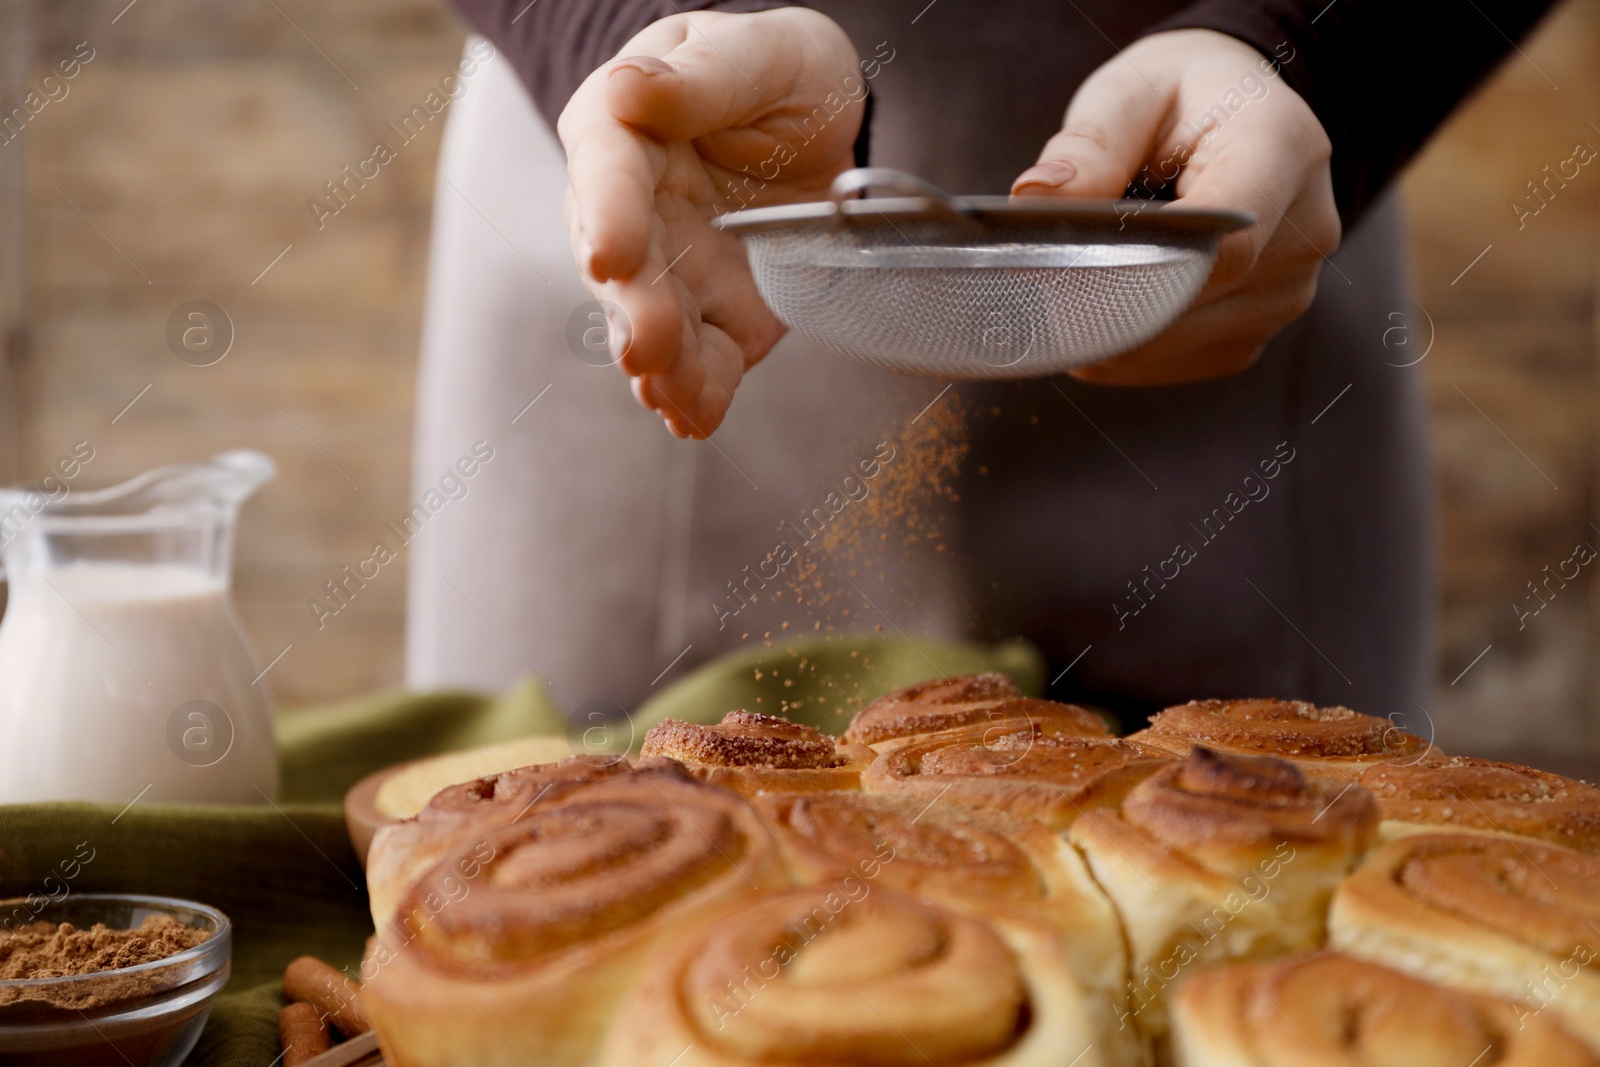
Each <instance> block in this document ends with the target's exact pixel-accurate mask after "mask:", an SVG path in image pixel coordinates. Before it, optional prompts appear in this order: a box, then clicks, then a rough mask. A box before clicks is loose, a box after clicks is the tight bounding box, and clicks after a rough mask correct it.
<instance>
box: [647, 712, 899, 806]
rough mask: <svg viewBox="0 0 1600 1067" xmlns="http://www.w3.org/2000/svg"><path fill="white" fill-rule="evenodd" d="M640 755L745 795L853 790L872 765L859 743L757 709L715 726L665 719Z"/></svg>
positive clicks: (651, 733)
mask: <svg viewBox="0 0 1600 1067" xmlns="http://www.w3.org/2000/svg"><path fill="white" fill-rule="evenodd" d="M640 754H641V755H642V756H645V757H651V756H655V757H666V758H669V759H675V760H677V761H678V762H680V763H682V764H683V765H684V766H685V767H686V768H688V770H689V773H690V774H692V775H694V776H695V777H696V778H698V779H700V780H701V781H703V782H710V783H711V784H712V785H720V786H722V787H723V788H725V789H732V790H733V791H734V792H736V793H743V794H744V795H745V796H755V795H757V794H758V793H775V792H784V793H798V792H805V791H810V790H818V789H855V788H857V787H858V786H859V785H860V784H861V770H862V768H863V767H865V766H866V765H867V764H868V763H870V762H871V761H872V752H871V750H870V749H867V748H865V747H863V746H861V745H841V744H838V743H837V742H835V741H834V739H833V738H831V737H829V736H828V735H827V734H825V733H822V732H820V731H818V730H814V729H812V728H811V727H809V726H804V725H802V724H800V723H797V722H790V721H789V720H788V719H782V718H779V717H778V716H776V715H762V714H760V713H758V712H754V711H730V712H728V714H726V715H724V716H723V717H722V721H721V722H720V723H716V724H706V723H693V722H679V721H678V720H677V719H663V720H662V721H661V722H658V723H656V724H655V725H654V726H652V727H650V730H649V732H648V733H646V734H645V735H644V745H643V747H642V748H641V749H640Z"/></svg>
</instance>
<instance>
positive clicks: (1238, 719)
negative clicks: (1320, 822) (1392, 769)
mask: <svg viewBox="0 0 1600 1067" xmlns="http://www.w3.org/2000/svg"><path fill="white" fill-rule="evenodd" d="M1129 740H1132V741H1138V742H1141V743H1143V744H1146V745H1150V746H1152V747H1155V748H1160V749H1164V750H1165V751H1167V752H1170V753H1171V754H1173V755H1177V756H1182V755H1184V754H1185V753H1187V752H1188V751H1189V749H1190V747H1192V746H1194V745H1202V746H1204V747H1206V748H1211V749H1215V750H1217V751H1219V752H1236V753H1241V754H1247V755H1248V754H1254V755H1261V756H1281V757H1283V758H1285V759H1292V760H1295V761H1296V762H1299V763H1302V764H1304V765H1305V766H1306V768H1307V769H1309V770H1313V771H1314V772H1315V773H1317V774H1323V775H1333V776H1341V777H1348V776H1353V775H1356V774H1359V773H1360V772H1361V771H1363V770H1365V769H1366V768H1367V767H1370V766H1372V765H1373V764H1375V763H1380V762H1384V761H1407V760H1417V759H1421V758H1423V757H1424V756H1425V755H1427V754H1429V753H1430V752H1435V753H1436V752H1437V749H1433V748H1432V746H1431V745H1430V744H1429V742H1428V741H1426V740H1424V739H1423V738H1421V737H1418V736H1417V735H1416V734H1412V733H1407V732H1406V731H1404V730H1401V729H1399V728H1398V727H1397V726H1395V725H1394V724H1393V723H1392V722H1390V721H1389V720H1387V719H1379V718H1376V717H1374V716H1371V715H1363V714H1361V713H1360V712H1357V711H1351V710H1350V709H1349V708H1341V707H1318V706H1317V705H1315V704H1308V703H1306V702H1304V701H1300V700H1194V701H1190V702H1189V703H1187V704H1180V705H1178V706H1177V707H1173V708H1167V709H1166V710H1165V711H1161V712H1158V713H1156V714H1155V715H1153V716H1151V717H1150V725H1149V727H1148V728H1146V729H1144V730H1140V731H1139V732H1138V733H1136V734H1132V735H1130V737H1129Z"/></svg>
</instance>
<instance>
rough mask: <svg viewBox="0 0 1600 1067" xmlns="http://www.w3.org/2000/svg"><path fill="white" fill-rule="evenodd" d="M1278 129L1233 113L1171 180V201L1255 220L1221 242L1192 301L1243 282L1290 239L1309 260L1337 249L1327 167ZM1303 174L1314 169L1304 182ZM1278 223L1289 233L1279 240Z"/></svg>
mask: <svg viewBox="0 0 1600 1067" xmlns="http://www.w3.org/2000/svg"><path fill="white" fill-rule="evenodd" d="M1285 127H1286V124H1285V123H1282V122H1279V121H1260V120H1256V119H1253V117H1249V116H1243V115H1241V116H1240V117H1239V118H1238V119H1235V121H1234V122H1232V123H1230V124H1229V125H1228V126H1225V127H1223V128H1222V129H1221V130H1219V131H1218V132H1217V133H1216V134H1214V135H1213V137H1212V139H1211V140H1210V141H1208V142H1207V143H1206V144H1204V145H1203V146H1202V147H1201V149H1200V151H1199V152H1197V153H1196V155H1195V158H1194V159H1193V161H1192V162H1191V163H1190V164H1189V166H1188V168H1186V169H1185V170H1184V172H1183V174H1182V175H1181V176H1180V177H1179V179H1178V189H1177V191H1178V202H1179V203H1182V204H1184V205H1186V206H1190V207H1213V208H1226V209H1230V210H1243V211H1248V212H1250V213H1251V214H1253V215H1254V216H1255V217H1256V221H1255V223H1254V224H1253V225H1251V226H1248V227H1246V228H1245V229H1243V230H1239V231H1237V232H1235V233H1231V234H1229V235H1228V236H1227V237H1225V238H1223V240H1222V243H1221V245H1220V246H1219V247H1218V249H1217V262H1216V265H1215V266H1214V267H1213V268H1212V272H1211V278H1210V280H1209V281H1208V282H1207V283H1206V288H1205V290H1204V291H1203V292H1202V293H1201V295H1200V298H1199V300H1200V302H1205V301H1208V300H1211V299H1215V298H1216V296H1217V295H1218V294H1219V293H1222V292H1226V291H1229V290H1231V288H1232V287H1233V286H1235V285H1236V284H1237V283H1239V282H1240V281H1241V280H1242V279H1244V278H1246V277H1247V276H1248V275H1249V274H1250V273H1251V271H1253V270H1254V269H1255V268H1256V266H1257V264H1258V263H1259V262H1260V261H1261V257H1262V256H1263V255H1264V254H1265V253H1266V250H1267V249H1268V247H1269V246H1271V245H1272V243H1273V241H1274V240H1287V239H1293V240H1295V241H1296V242H1297V243H1302V244H1304V245H1305V249H1304V251H1305V253H1306V254H1307V255H1309V256H1315V257H1321V256H1325V255H1327V254H1328V253H1330V252H1332V251H1333V250H1334V249H1335V248H1336V247H1338V243H1339V219H1338V213H1337V211H1335V210H1334V209H1333V195H1332V185H1331V183H1330V181H1329V179H1328V177H1327V169H1326V167H1325V166H1322V165H1321V164H1322V163H1323V162H1324V161H1325V160H1326V156H1325V155H1322V154H1321V153H1320V152H1319V151H1318V150H1317V146H1315V145H1307V146H1295V145H1292V144H1288V143H1286V141H1287V140H1288V139H1289V138H1290V137H1292V136H1293V135H1292V133H1291V132H1290V130H1289V129H1286V128H1285ZM1324 140H1325V138H1324ZM1288 160H1300V161H1301V162H1300V164H1299V165H1295V164H1290V163H1287V162H1286V161H1288ZM1308 168H1315V172H1314V173H1312V175H1311V177H1310V181H1309V183H1308V182H1307V175H1308ZM1285 225H1286V226H1288V227H1289V232H1287V233H1284V234H1280V233H1279V227H1280V226H1285Z"/></svg>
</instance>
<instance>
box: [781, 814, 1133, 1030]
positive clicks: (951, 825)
mask: <svg viewBox="0 0 1600 1067" xmlns="http://www.w3.org/2000/svg"><path fill="white" fill-rule="evenodd" d="M756 810H757V811H759V812H761V814H762V815H764V816H766V818H767V820H768V821H769V822H770V823H772V825H773V826H775V827H776V828H777V830H778V841H779V844H780V846H781V847H782V849H783V852H784V855H785V856H786V857H787V859H788V861H789V868H790V870H791V872H793V874H794V875H795V877H796V879H797V880H799V881H802V882H817V881H828V880H833V879H839V878H844V877H849V876H854V877H856V878H858V879H860V880H862V881H864V882H868V883H871V884H872V885H874V886H879V885H884V886H889V887H890V888H893V889H898V890H901V891H902V892H907V893H911V894H914V895H915V896H918V897H920V898H922V899H925V900H934V901H938V902H940V903H943V904H947V905H949V906H951V907H955V908H958V909H960V910H964V911H974V912H977V913H979V914H981V915H986V916H1012V917H1016V918H1024V919H1030V920H1037V921H1039V922H1042V923H1044V924H1046V925H1048V926H1051V927H1053V928H1054V929H1056V930H1058V931H1060V932H1061V934H1062V935H1063V936H1064V938H1065V939H1066V949H1067V953H1068V955H1069V956H1070V957H1071V960H1072V964H1073V971H1074V973H1075V974H1076V975H1077V977H1078V979H1079V981H1080V982H1081V983H1082V984H1083V985H1084V986H1085V987H1086V988H1087V989H1089V990H1091V991H1093V992H1096V993H1098V994H1100V995H1102V996H1104V997H1105V998H1106V999H1107V1001H1108V1002H1111V1001H1115V1000H1120V999H1121V998H1122V996H1123V987H1124V985H1125V977H1126V973H1127V972H1126V960H1125V954H1124V951H1123V944H1122V936H1121V934H1120V933H1119V932H1118V930H1117V916H1116V912H1115V911H1114V910H1113V909H1112V907H1111V902H1110V901H1109V900H1107V899H1106V897H1105V894H1104V893H1102V892H1101V891H1100V888H1099V887H1098V886H1097V885H1095V883H1094V880H1093V879H1092V878H1091V877H1090V876H1089V871H1088V869H1087V867H1086V866H1085V865H1084V862H1083V859H1082V858H1081V857H1080V856H1079V855H1078V853H1077V851H1076V850H1075V849H1073V847H1072V846H1071V845H1070V844H1068V843H1067V842H1066V841H1065V840H1063V839H1062V837H1061V836H1060V835H1059V834H1057V833H1055V832H1054V831H1053V830H1051V829H1050V828H1049V827H1046V826H1044V825H1042V824H1040V823H1037V822H1034V821H1033V820H1031V819H1018V818H1015V817H1012V816H1009V815H1005V814H1003V813H1001V812H994V811H979V810H977V809H974V808H965V807H962V806H960V805H958V804H946V803H938V802H935V803H931V804H930V803H928V802H926V801H923V800H921V799H918V798H913V797H897V796H875V795H870V794H864V793H809V794H805V795H788V796H783V795H772V796H766V797H761V798H760V799H758V800H757V801H756Z"/></svg>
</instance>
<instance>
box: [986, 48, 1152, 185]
mask: <svg viewBox="0 0 1600 1067" xmlns="http://www.w3.org/2000/svg"><path fill="white" fill-rule="evenodd" d="M1172 100H1173V90H1172V89H1171V88H1170V87H1165V86H1161V87H1152V86H1151V84H1150V83H1149V82H1148V81H1147V80H1146V79H1145V77H1144V75H1143V74H1141V73H1140V72H1139V71H1138V69H1136V68H1135V67H1133V66H1132V65H1131V61H1128V60H1126V59H1124V61H1123V62H1113V63H1108V64H1107V65H1106V66H1104V67H1101V68H1100V70H1098V71H1096V72H1095V74H1094V75H1092V76H1091V77H1090V78H1089V80H1088V81H1086V82H1084V83H1083V86H1082V87H1081V88H1079V90H1078V92H1077V94H1076V95H1075V96H1073V98H1072V103H1071V105H1070V106H1068V108H1067V117H1066V121H1065V122H1064V123H1063V125H1062V128H1061V132H1059V133H1057V134H1056V135H1055V136H1054V137H1052V138H1050V140H1049V141H1047V142H1046V143H1045V146H1044V150H1043V151H1042V152H1040V153H1039V161H1038V162H1037V163H1036V164H1034V165H1033V166H1032V167H1029V168H1028V169H1027V170H1025V171H1023V172H1022V173H1021V174H1020V175H1018V176H1017V180H1016V181H1015V182H1013V183H1012V186H1011V192H1012V194H1013V195H1015V196H1095V197H1120V196H1121V195H1122V194H1123V191H1124V190H1125V189H1126V188H1127V185H1128V182H1129V180H1130V179H1131V178H1132V177H1133V176H1134V175H1135V174H1136V173H1138V171H1139V168H1140V167H1142V166H1144V164H1145V162H1146V161H1147V160H1148V159H1149V157H1150V153H1151V151H1152V150H1153V149H1154V147H1155V145H1156V144H1157V142H1158V141H1160V140H1161V139H1162V136H1163V134H1164V132H1165V131H1164V130H1163V129H1162V127H1163V124H1164V123H1165V121H1166V120H1167V117H1168V115H1169V113H1170V112H1171V110H1172Z"/></svg>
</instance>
